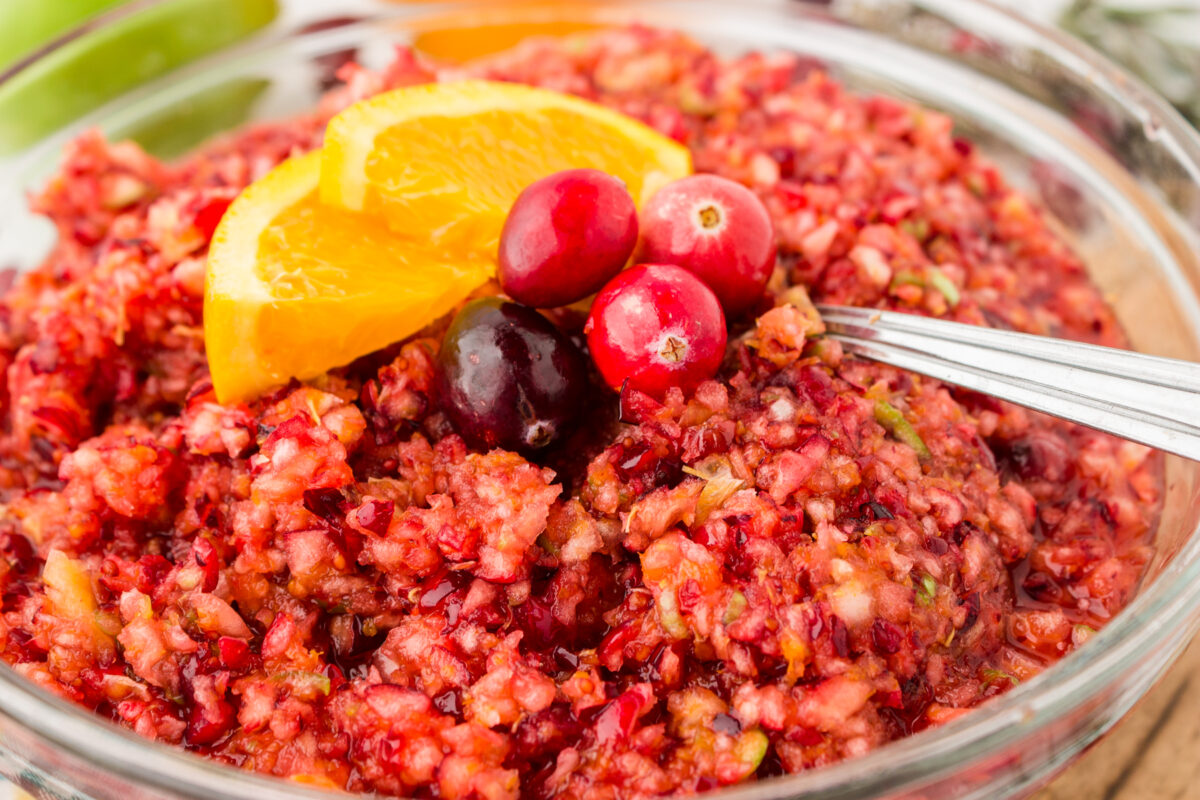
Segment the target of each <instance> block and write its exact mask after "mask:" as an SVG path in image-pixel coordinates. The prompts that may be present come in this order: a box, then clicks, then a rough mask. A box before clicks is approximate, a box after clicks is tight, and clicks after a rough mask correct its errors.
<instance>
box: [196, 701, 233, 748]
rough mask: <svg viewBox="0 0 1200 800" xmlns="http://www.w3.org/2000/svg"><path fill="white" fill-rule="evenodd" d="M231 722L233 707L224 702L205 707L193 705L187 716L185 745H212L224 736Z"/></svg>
mask: <svg viewBox="0 0 1200 800" xmlns="http://www.w3.org/2000/svg"><path fill="white" fill-rule="evenodd" d="M233 722H234V712H233V706H231V705H230V704H229V703H228V702H226V701H224V700H217V701H216V702H215V703H213V704H211V705H207V706H203V705H194V706H192V710H191V713H190V714H189V715H188V724H187V732H186V734H185V735H186V739H187V743H188V744H189V745H191V746H192V747H196V746H203V745H208V744H213V743H214V742H216V741H217V740H218V739H220V738H221V737H222V736H224V735H225V733H226V732H227V731H228V730H229V728H230V727H231V726H232V725H233Z"/></svg>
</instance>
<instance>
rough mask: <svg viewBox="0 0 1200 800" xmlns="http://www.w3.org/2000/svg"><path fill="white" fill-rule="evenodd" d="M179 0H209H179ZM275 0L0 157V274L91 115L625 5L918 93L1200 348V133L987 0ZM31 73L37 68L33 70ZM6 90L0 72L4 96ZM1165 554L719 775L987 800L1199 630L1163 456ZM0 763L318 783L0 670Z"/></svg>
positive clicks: (294, 90) (616, 16) (276, 100)
mask: <svg viewBox="0 0 1200 800" xmlns="http://www.w3.org/2000/svg"><path fill="white" fill-rule="evenodd" d="M180 1H181V0H160V2H158V3H154V2H141V3H133V4H131V5H130V6H128V7H127V8H125V9H124V10H118V11H117V12H113V13H110V14H109V15H108V16H107V17H104V18H102V19H100V20H97V21H93V22H91V23H89V26H88V28H87V29H86V30H84V31H80V32H76V33H75V34H68V35H67V36H65V37H63V38H61V39H59V40H57V42H56V43H54V44H52V45H50V46H48V47H47V48H45V49H43V50H42V51H41V52H40V53H39V54H38V55H37V56H35V57H33V58H32V59H30V60H27V61H26V62H25V64H24V66H23V67H22V66H18V67H17V68H15V69H13V70H10V71H9V72H8V73H6V74H5V75H4V76H0V82H11V81H13V80H19V79H20V78H21V76H22V73H23V71H24V70H28V69H33V68H36V67H37V66H38V64H39V62H40V60H42V59H47V58H53V57H54V56H55V54H56V53H60V52H61V51H62V49H63V48H65V47H70V46H71V43H72V42H74V41H76V40H77V39H78V38H79V36H86V35H88V33H89V31H90V32H95V31H97V30H100V31H103V30H104V29H105V28H106V27H108V26H111V25H116V24H121V21H122V19H127V18H128V17H129V16H131V15H136V14H142V13H148V12H149V11H153V10H155V9H159V8H161V7H162V6H164V5H167V4H169V3H171V2H180ZM184 1H185V2H189V3H191V4H192V5H195V4H196V3H197V2H204V0H184ZM320 5H323V4H320V3H315V2H283V3H282V4H281V7H280V14H279V15H278V17H277V18H276V19H275V21H274V22H273V23H272V24H271V25H270V26H268V27H267V28H266V29H264V30H262V31H261V32H260V33H258V34H257V35H255V36H254V37H253V38H251V39H247V40H244V41H241V42H239V43H236V44H233V45H229V46H227V47H225V48H224V49H222V50H221V51H219V52H217V53H215V54H212V55H210V56H208V57H206V58H205V59H204V60H200V61H194V62H193V63H191V64H188V65H187V66H184V67H181V68H178V69H175V70H174V71H173V72H170V73H169V74H166V75H164V76H162V77H159V78H155V79H154V80H151V81H147V82H144V83H141V84H139V85H137V86H136V87H134V88H132V89H129V90H127V91H125V92H124V93H123V94H122V95H121V96H120V97H118V98H116V99H114V100H111V101H110V102H108V104H107V105H105V106H103V107H102V108H101V109H99V110H97V111H94V112H92V113H90V114H88V115H87V116H85V117H83V118H81V119H78V120H75V121H73V122H72V123H71V124H69V125H68V126H67V127H66V128H64V129H62V130H60V131H57V132H54V133H49V134H46V135H40V136H39V138H38V139H37V141H36V142H34V143H32V144H30V145H28V146H27V147H24V148H23V149H21V150H20V151H19V152H17V153H10V154H8V155H6V156H0V176H2V179H0V267H10V266H11V267H16V268H18V269H20V268H28V267H30V266H31V265H34V264H36V263H37V262H38V260H39V259H40V258H41V257H42V255H43V254H44V253H45V251H46V248H47V246H48V244H49V242H50V232H49V229H48V226H47V224H46V223H45V221H44V220H40V219H38V218H36V217H34V216H33V215H31V214H30V213H29V211H28V210H27V208H26V205H25V197H26V193H27V192H28V191H29V190H30V189H31V188H32V187H35V186H38V185H39V184H40V183H41V181H43V180H44V179H45V178H46V176H47V175H48V174H49V173H50V172H51V171H52V169H53V167H54V165H55V163H56V161H57V158H58V153H59V150H60V148H61V147H62V145H63V143H64V142H65V141H66V140H67V139H68V138H70V137H71V136H73V135H75V134H76V133H78V132H79V131H80V130H81V129H84V128H86V127H100V128H101V129H103V130H104V131H105V132H106V134H107V135H108V136H110V137H111V138H122V137H127V136H132V137H134V138H137V139H139V140H141V141H142V142H143V143H144V144H146V145H147V146H148V147H150V148H151V149H152V150H156V151H158V152H160V153H166V154H168V155H169V154H174V153H178V152H179V151H180V150H181V149H183V148H186V147H187V146H189V145H190V144H192V143H193V142H191V141H189V139H198V138H202V137H204V136H207V135H209V134H212V133H215V132H217V131H219V130H222V129H226V128H230V127H232V126H234V125H236V124H238V123H240V122H241V121H242V120H243V119H244V118H256V119H263V118H279V117H284V116H287V115H289V114H292V113H296V112H300V111H302V110H304V109H305V108H307V107H309V106H310V105H311V104H312V103H313V102H314V101H315V99H316V97H317V96H318V94H319V93H320V91H321V88H322V86H323V84H324V83H325V82H326V81H327V79H328V75H329V68H330V65H331V63H335V62H336V61H337V60H338V59H339V57H344V56H345V55H346V54H347V53H348V51H354V52H355V53H356V57H357V58H358V59H359V60H360V61H362V62H363V63H365V64H367V65H369V66H379V65H381V64H382V63H383V62H384V61H385V60H386V59H387V58H388V57H389V55H390V53H391V51H392V47H393V45H394V44H396V43H403V42H407V41H410V40H411V39H412V38H413V37H414V36H415V35H419V34H421V33H429V32H431V31H436V30H440V29H444V28H446V27H448V26H449V27H458V26H470V27H473V28H474V29H476V30H477V31H478V33H479V35H478V36H476V37H473V39H472V41H477V42H479V43H481V45H486V44H488V43H492V44H494V43H495V42H497V41H499V40H500V38H501V37H503V36H506V35H510V34H511V32H512V30H513V29H512V27H511V23H513V22H526V23H529V22H533V23H538V25H540V26H541V27H542V28H543V29H553V28H554V27H555V26H556V25H561V24H563V23H566V24H568V25H570V24H575V23H580V22H597V21H599V22H605V23H619V22H628V21H640V22H645V23H649V24H655V25H662V26H668V27H674V28H678V29H682V30H684V31H687V32H688V33H690V34H691V35H693V36H694V37H696V38H697V39H699V40H701V41H703V42H705V43H706V44H708V45H710V46H712V47H714V48H716V49H717V50H718V51H720V52H727V53H736V52H739V51H745V50H749V49H765V50H790V51H795V52H798V53H802V54H804V55H805V56H808V57H810V58H812V59H816V60H818V61H820V62H822V63H823V64H824V65H825V66H826V67H827V68H828V69H829V70H830V71H831V72H832V73H834V74H835V75H836V76H837V77H838V78H840V79H841V80H842V81H844V82H845V83H846V84H848V85H849V86H851V87H853V88H855V89H858V90H861V91H877V92H886V93H889V94H895V95H900V96H904V97H908V98H911V99H913V100H916V101H917V102H920V103H922V104H924V105H927V106H930V107H933V108H937V109H939V110H942V111H944V112H946V113H948V114H950V115H951V116H952V117H953V118H954V119H955V121H956V123H957V125H958V130H959V131H960V132H961V133H962V134H963V135H965V136H968V137H970V138H972V139H973V140H974V141H976V142H977V143H978V144H979V146H980V147H981V148H982V149H983V150H984V151H985V152H986V153H987V154H988V155H989V156H990V157H991V158H993V159H994V160H996V161H998V162H999V163H1001V165H1002V166H1003V167H1004V169H1005V170H1006V172H1007V174H1008V175H1009V177H1010V179H1011V180H1012V181H1014V182H1015V183H1016V184H1017V185H1018V186H1021V187H1022V188H1024V189H1026V190H1027V191H1029V192H1030V193H1031V194H1033V195H1034V196H1035V197H1040V198H1041V199H1042V201H1043V204H1044V205H1045V206H1046V207H1047V208H1048V210H1049V211H1050V212H1051V215H1052V217H1053V219H1054V221H1055V224H1056V225H1057V226H1058V227H1059V228H1060V230H1061V231H1062V233H1063V234H1064V236H1066V237H1068V239H1069V240H1070V241H1071V242H1072V243H1073V245H1074V246H1075V247H1076V248H1077V249H1078V251H1079V252H1080V254H1081V255H1082V256H1083V258H1084V261H1085V262H1087V263H1088V264H1089V267H1090V269H1091V272H1092V274H1093V276H1094V278H1095V280H1096V281H1097V282H1098V283H1099V284H1100V286H1101V287H1102V288H1103V289H1104V290H1105V291H1106V292H1107V294H1108V296H1109V297H1110V298H1111V301H1112V302H1113V304H1114V306H1115V308H1116V310H1117V313H1118V316H1119V318H1120V320H1121V321H1122V323H1123V324H1124V325H1125V327H1126V329H1127V331H1128V333H1129V335H1130V337H1131V340H1132V342H1133V344H1134V346H1136V347H1137V348H1138V349H1141V350H1145V351H1147V352H1151V353H1156V354H1159V355H1167V356H1174V357H1180V358H1190V359H1193V360H1200V263H1198V261H1197V258H1196V255H1195V253H1197V252H1200V248H1198V247H1197V238H1198V236H1200V137H1198V136H1197V134H1196V132H1195V131H1194V130H1192V129H1191V128H1190V127H1188V126H1187V125H1186V123H1184V122H1183V120H1182V119H1181V118H1179V117H1178V116H1177V115H1176V114H1175V113H1174V112H1173V111H1172V110H1171V109H1170V108H1169V107H1168V106H1167V104H1166V103H1164V102H1163V101H1162V100H1161V99H1159V98H1158V97H1156V96H1155V95H1154V94H1153V93H1151V92H1150V91H1148V90H1147V89H1145V88H1144V87H1143V86H1142V85H1140V84H1139V83H1137V82H1136V81H1135V80H1133V79H1132V78H1130V77H1129V76H1127V75H1126V74H1125V73H1123V72H1122V71H1120V70H1119V69H1118V68H1116V67H1114V66H1113V65H1112V64H1110V63H1108V62H1107V61H1105V60H1104V59H1103V58H1101V57H1099V56H1097V55H1096V54H1095V53H1093V52H1091V51H1090V50H1088V49H1087V48H1086V47H1084V46H1082V45H1080V44H1079V43H1077V42H1075V41H1073V40H1071V39H1070V38H1069V37H1066V36H1064V35H1062V34H1060V33H1057V32H1054V31H1052V30H1049V29H1046V28H1042V27H1039V26H1038V25H1036V24H1033V23H1030V22H1028V21H1025V20H1023V19H1021V18H1019V17H1017V16H1015V15H1013V14H1011V13H1010V12H1007V11H1005V10H1003V9H1002V8H1000V7H999V6H996V5H993V4H991V3H989V2H985V0H917V1H916V2H906V1H904V0H875V1H870V0H862V1H860V2H853V1H850V2H840V1H839V2H834V3H828V2H815V1H814V2H810V3H804V2H788V1H787V0H701V1H700V2H697V1H696V0H686V1H685V0H659V1H657V2H614V1H607V0H606V1H605V2H586V3H578V4H574V5H571V4H564V3H532V4H521V5H514V4H512V3H504V2H494V3H477V4H474V5H471V4H465V5H459V4H453V5H451V4H436V5H434V4H425V5H422V4H412V3H406V4H389V3H376V2H370V0H353V2H346V3H341V4H339V7H338V11H337V17H338V19H335V20H332V21H330V20H324V21H322V19H321V17H322V16H329V15H328V12H323V11H322V10H321V9H320V8H319V6H320ZM26 74H28V73H26ZM2 90H3V85H2V84H0V91H2ZM1166 476H1167V477H1166V480H1167V491H1166V507H1165V511H1164V515H1163V519H1162V523H1161V526H1160V529H1159V532H1158V539H1157V545H1158V546H1157V554H1156V556H1155V558H1154V560H1153V561H1152V563H1151V564H1150V567H1149V571H1148V573H1147V576H1146V578H1145V581H1144V585H1143V587H1142V589H1141V591H1140V592H1139V594H1138V596H1137V597H1136V598H1135V600H1134V601H1133V602H1132V603H1131V604H1130V606H1129V607H1128V608H1127V609H1126V610H1125V611H1124V612H1123V613H1121V614H1120V615H1119V616H1118V617H1117V618H1116V619H1115V620H1114V621H1113V622H1112V623H1110V624H1109V625H1108V627H1106V628H1105V629H1104V630H1103V631H1101V632H1100V633H1099V634H1098V635H1097V636H1095V637H1093V639H1092V640H1091V641H1089V642H1088V644H1087V645H1086V646H1085V647H1083V648H1081V649H1080V650H1079V651H1078V652H1076V653H1074V654H1072V655H1071V656H1070V657H1068V658H1066V659H1065V660H1064V661H1062V662H1061V663H1059V664H1058V665H1056V666H1054V667H1053V668H1051V669H1049V670H1047V671H1046V672H1044V673H1043V674H1041V675H1040V676H1038V677H1037V678H1035V679H1033V680H1031V681H1028V682H1026V683H1024V684H1022V685H1020V686H1018V687H1016V688H1014V689H1013V690H1012V691H1010V692H1008V693H1007V694H1005V695H1003V696H1002V697H1000V698H997V699H995V700H993V701H991V702H989V703H987V704H986V705H984V706H983V707H981V708H980V709H978V710H975V711H974V712H972V713H971V714H968V715H965V716H964V717H962V718H960V719H958V720H956V721H954V722H951V723H949V724H947V725H945V726H943V727H940V728H937V729H934V730H930V731H927V732H924V733H921V734H919V735H916V736H913V737H911V738H909V739H906V740H903V741H900V742H896V743H894V744H891V745H889V746H887V747H884V748H882V749H880V750H877V751H875V752H873V753H870V754H869V755H866V756H864V757H862V758H858V759H855V760H852V761H848V762H844V763H841V764H838V765H835V766H831V767H826V768H822V769H818V770H813V771H810V772H807V773H803V774H799V775H793V776H788V777H782V778H777V779H772V780H768V781H762V782H759V783H755V784H749V785H746V786H742V787H738V788H734V789H729V790H726V791H724V792H723V793H722V795H721V796H722V797H724V798H727V800H733V798H745V800H751V799H755V800H757V799H758V798H782V797H789V798H815V797H821V798H867V797H890V798H918V797H920V798H926V799H930V800H936V798H950V797H954V798H1000V797H1012V796H1020V795H1024V794H1027V793H1029V792H1031V791H1033V790H1034V789H1036V788H1037V787H1038V786H1040V785H1042V784H1044V783H1045V782H1046V781H1048V780H1049V779H1050V778H1051V777H1052V776H1053V775H1054V774H1055V773H1056V772H1057V771H1058V770H1060V769H1061V768H1062V767H1063V766H1065V765H1066V764H1067V763H1068V762H1069V761H1071V759H1073V758H1074V757H1075V756H1076V755H1078V754H1079V753H1080V752H1081V751H1082V750H1083V749H1084V748H1085V747H1087V746H1088V744H1090V743H1091V742H1093V741H1095V740H1096V738H1097V737H1099V736H1101V735H1102V734H1103V733H1104V732H1105V731H1107V730H1108V729H1109V728H1110V727H1111V726H1112V725H1113V724H1114V723H1115V722H1116V721H1117V720H1119V719H1120V718H1121V717H1122V715H1124V714H1125V712H1126V711H1128V709H1129V708H1130V707H1131V706H1132V705H1133V704H1134V703H1135V702H1137V700H1138V699H1139V698H1140V697H1141V696H1142V695H1143V694H1145V692H1146V691H1147V690H1148V689H1149V688H1150V687H1151V686H1152V685H1153V684H1154V682H1155V681H1156V680H1157V679H1158V678H1159V677H1160V676H1161V675H1162V673H1163V672H1164V671H1165V670H1166V668H1167V667H1168V666H1169V665H1170V663H1171V662H1172V660H1173V659H1174V658H1175V657H1176V656H1177V655H1178V654H1179V653H1180V651H1181V649H1182V648H1183V647H1184V645H1185V644H1186V643H1187V642H1188V640H1189V639H1190V638H1191V635H1192V634H1193V633H1194V632H1195V630H1196V628H1197V626H1198V625H1200V535H1197V527H1198V523H1200V465H1198V464H1193V463H1189V462H1185V461H1183V460H1181V459H1176V458H1168V459H1167V465H1166ZM0 772H2V773H4V774H5V775H7V776H9V777H11V778H13V779H14V780H16V781H17V782H18V783H20V784H21V785H22V786H24V787H26V788H27V789H30V790H32V791H34V792H35V793H37V794H39V795H40V796H42V797H55V798H88V797H91V798H96V799H97V800H142V799H143V798H147V799H148V798H195V799H196V800H200V799H201V798H203V799H204V800H211V799H212V798H237V799H238V800H284V798H297V797H321V796H327V793H325V792H321V791H317V790H313V789H308V788H305V787H302V786H298V785H296V784H289V783H284V782H280V781H275V780H272V779H269V778H263V777H259V776H256V775H250V774H246V773H243V772H239V771H236V770H233V769H230V768H226V767H223V766H219V765H217V764H215V763H211V762H207V761H204V760H203V759H201V758H198V757H195V756H192V755H189V754H187V753H184V752H182V751H179V750H175V749H172V748H169V747H166V746H162V745H159V744H155V743H152V742H148V741H145V740H143V739H140V738H138V737H137V736H135V735H133V734H131V733H129V732H127V731H125V730H121V729H118V728H116V727H114V726H112V725H110V724H109V723H107V722H105V721H103V720H101V719H99V718H97V717H94V716H92V715H91V714H89V713H87V712H85V711H84V710H82V709H80V708H76V707H74V706H72V705H70V704H68V703H65V702H63V701H61V700H58V699H56V698H53V697H50V696H48V695H46V694H44V693H42V692H41V691H40V690H38V689H37V688H35V687H34V686H33V685H32V684H30V683H28V682H26V681H25V680H24V679H22V678H20V677H18V676H17V675H16V674H15V673H14V672H13V671H12V670H11V669H9V668H8V667H7V666H3V667H0Z"/></svg>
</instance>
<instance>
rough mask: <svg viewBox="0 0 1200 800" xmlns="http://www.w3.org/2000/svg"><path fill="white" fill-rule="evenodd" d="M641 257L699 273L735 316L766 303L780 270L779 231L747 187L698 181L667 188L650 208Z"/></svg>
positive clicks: (722, 180)
mask: <svg viewBox="0 0 1200 800" xmlns="http://www.w3.org/2000/svg"><path fill="white" fill-rule="evenodd" d="M638 257H639V258H640V259H641V260H643V261H652V262H655V263H661V264H678V265H679V266H681V267H683V268H684V269H687V270H690V271H691V272H694V273H695V274H696V275H698V276H699V277H700V280H702V281H704V282H705V283H707V284H708V285H709V287H710V288H711V289H712V290H713V291H714V292H716V294H717V297H718V298H720V300H721V305H723V306H724V307H725V311H726V312H727V313H728V314H730V315H731V316H732V315H736V314H740V313H742V312H743V311H747V310H749V309H750V308H751V307H752V306H753V305H754V304H755V303H756V302H757V301H758V300H759V298H761V297H762V293H763V286H765V285H766V283H767V279H768V278H769V277H771V270H772V269H774V267H775V229H774V227H773V226H772V225H771V217H770V216H769V215H768V214H767V209H766V208H765V207H764V206H763V204H762V202H761V201H760V200H759V199H758V197H757V196H756V195H755V194H754V192H752V191H750V190H749V189H747V188H746V187H745V186H742V185H741V184H740V183H734V182H733V181H731V180H728V179H726V178H722V177H719V176H717V175H692V176H689V177H687V178H683V179H681V180H678V181H675V182H674V183H669V184H667V185H666V186H664V187H663V188H662V189H660V190H659V191H658V192H656V193H655V195H654V196H653V197H652V198H650V202H649V203H647V204H646V208H645V209H644V210H643V211H642V249H641V251H640V252H639V254H638Z"/></svg>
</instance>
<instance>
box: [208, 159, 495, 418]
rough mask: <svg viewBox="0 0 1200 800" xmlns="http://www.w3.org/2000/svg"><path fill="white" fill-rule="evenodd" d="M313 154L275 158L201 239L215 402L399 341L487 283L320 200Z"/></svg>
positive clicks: (310, 374)
mask: <svg viewBox="0 0 1200 800" xmlns="http://www.w3.org/2000/svg"><path fill="white" fill-rule="evenodd" d="M320 163H321V155H320V153H319V152H318V153H310V154H309V155H306V156H302V157H300V158H295V159H292V160H290V161H287V162H285V163H283V164H281V165H280V166H279V167H277V168H276V169H275V170H274V171H272V172H271V173H270V174H268V175H267V176H266V177H264V178H262V179H261V180H259V181H257V182H256V183H254V184H253V185H252V186H250V187H249V188H248V189H247V190H246V191H244V192H242V194H241V195H239V196H238V198H237V200H235V201H234V202H233V204H232V205H231V206H230V207H229V210H228V211H227V212H226V213H225V216H224V217H223V218H222V220H221V224H220V226H219V227H218V228H217V231H216V234H215V235H214V236H213V241H212V246H211V248H210V250H209V256H208V271H207V277H206V284H205V294H204V343H205V347H206V349H207V353H208V362H209V367H210V370H211V373H212V381H213V388H214V389H215V390H216V393H217V398H218V399H219V400H220V401H221V402H236V401H241V400H246V399H249V398H251V397H253V396H255V395H258V394H261V393H262V392H264V391H266V390H267V389H270V388H271V387H273V386H276V385H278V384H282V383H285V382H286V381H287V380H288V379H289V378H292V377H295V378H299V379H301V380H307V379H310V378H314V377H317V376H318V375H321V374H322V373H324V372H326V371H327V370H329V369H331V368H333V367H336V366H340V365H342V364H346V363H349V362H350V361H353V360H354V359H355V358H358V357H359V356H362V355H365V354H367V353H370V352H372V351H374V350H377V349H379V348H380V347H384V346H386V345H388V344H390V343H392V342H395V341H399V340H400V339H403V338H404V337H406V336H409V335H411V334H413V333H415V332H416V331H418V330H420V329H421V328H423V327H424V326H426V325H428V324H429V323H430V322H433V321H434V320H436V319H438V318H439V317H441V316H442V315H444V314H446V313H448V312H449V311H450V310H452V309H453V307H454V306H455V305H457V304H458V303H460V302H461V301H462V300H463V299H465V298H466V297H467V296H468V295H469V294H470V293H471V292H472V291H473V290H474V289H476V288H477V287H478V286H480V285H481V284H482V283H484V282H485V281H486V280H487V272H488V268H487V267H486V266H485V259H484V258H483V257H482V256H481V255H480V256H476V255H475V254H472V253H469V252H468V253H463V254H461V256H459V257H456V258H453V259H451V258H449V257H447V256H446V255H445V254H444V253H443V254H439V253H438V252H435V251H434V250H433V249H432V248H431V247H430V246H427V245H425V244H423V243H420V242H416V243H414V242H412V241H406V240H403V239H401V238H399V237H398V236H397V235H396V234H395V233H393V232H392V231H391V230H389V229H388V228H387V226H385V225H383V224H382V223H381V222H380V221H378V220H374V219H371V218H369V217H364V216H362V215H359V214H352V213H349V212H346V211H343V210H341V209H336V208H329V207H327V206H324V205H322V204H321V202H320V200H319V198H318V191H317V186H318V182H319V177H320Z"/></svg>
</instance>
